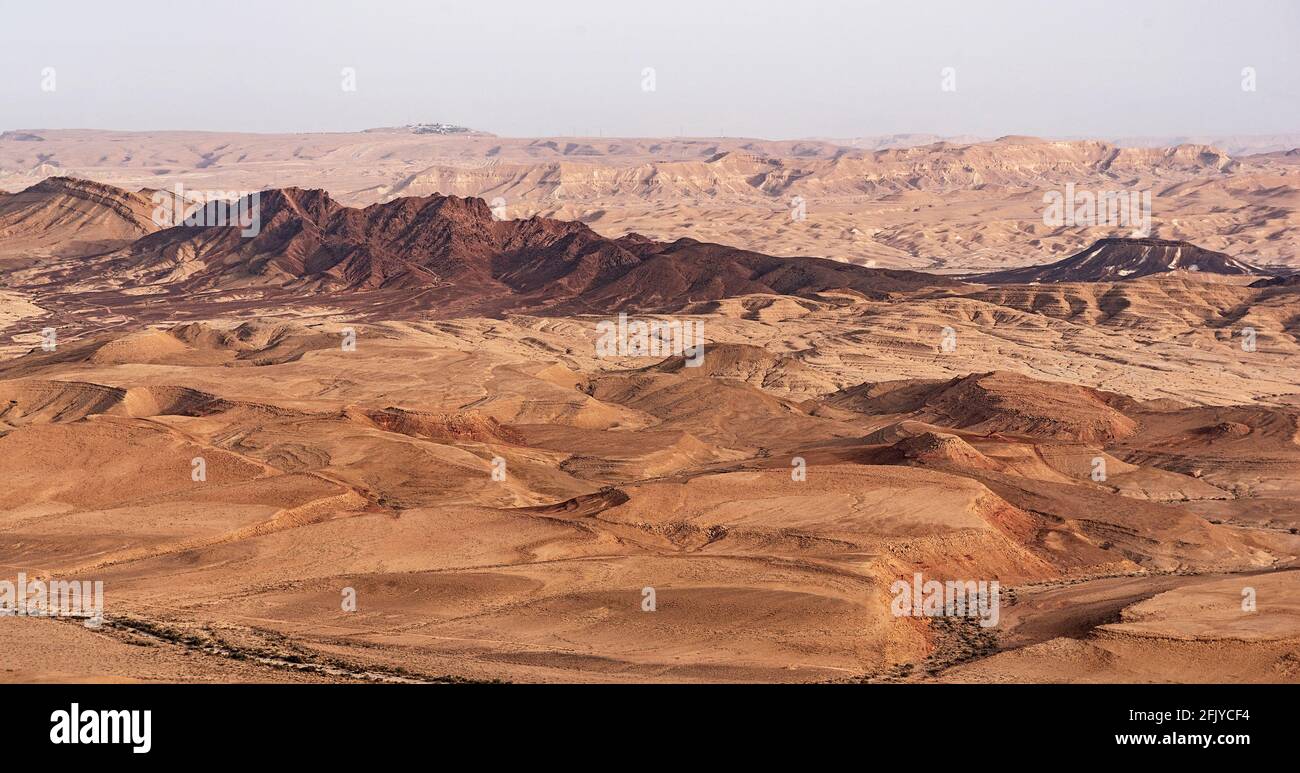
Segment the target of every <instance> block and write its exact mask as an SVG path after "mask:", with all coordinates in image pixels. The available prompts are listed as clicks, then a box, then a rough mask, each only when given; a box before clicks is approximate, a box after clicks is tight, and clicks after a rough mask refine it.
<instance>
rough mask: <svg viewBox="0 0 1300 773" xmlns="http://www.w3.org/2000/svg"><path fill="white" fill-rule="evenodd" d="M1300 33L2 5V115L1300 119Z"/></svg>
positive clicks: (1259, 16) (809, 2) (1007, 7)
mask: <svg viewBox="0 0 1300 773" xmlns="http://www.w3.org/2000/svg"><path fill="white" fill-rule="evenodd" d="M1298 43H1300V2H1296V1H1295V0H1232V2H1224V1H1223V0H1219V1H1218V2H1202V1H1200V0H1152V1H1151V2H1142V0H1086V1H1085V2H1064V1H1058V0H1036V1H1034V2H1029V1H1026V2H1012V1H1011V0H965V1H964V2H961V1H958V2H927V1H924V0H911V1H907V2H904V1H903V0H894V1H893V2H869V1H867V0H852V1H848V0H846V1H845V2H839V1H838V0H828V1H826V2H818V0H729V1H727V2H722V1H718V2H713V1H712V0H693V1H688V2H676V1H672V0H670V1H664V0H655V1H653V2H651V1H649V0H647V1H646V2H622V1H620V0H604V1H603V2H588V1H587V0H563V1H561V2H546V1H545V0H532V1H522V0H521V1H516V0H486V1H485V2H484V1H476V0H456V2H436V1H434V2H419V1H418V0H410V1H409V2H408V1H407V0H372V2H343V1H342V0H315V1H314V2H285V1H283V0H277V1H275V2H273V1H272V0H263V2H241V1H239V0H235V1H233V2H226V3H193V2H167V3H156V4H154V3H143V2H141V3H110V2H103V0H95V1H94V2H30V0H23V1H22V2H19V0H0V74H2V76H3V77H2V78H0V129H15V128H104V129H110V128H111V129H213V130H246V131H346V130H355V129H363V128H368V127H375V126H391V125H396V124H405V123H412V122H422V121H424V122H431V121H446V122H451V123H460V124H464V125H467V126H472V127H475V128H480V129H484V130H486V131H491V132H495V133H498V134H503V135H514V136H527V135H554V134H572V133H575V132H576V133H582V134H591V135H596V134H601V133H603V134H604V135H607V136H609V135H621V136H653V135H677V134H688V135H718V134H726V135H733V136H741V135H743V136H756V137H769V138H792V137H810V136H828V137H851V136H859V135H872V134H889V133H896V132H933V133H938V134H946V135H951V134H976V135H989V136H998V135H1002V134H1035V135H1044V136H1095V137H1113V136H1125V135H1194V134H1247V133H1249V134H1258V133H1272V132H1296V131H1300V44H1298ZM345 67H351V68H355V72H356V80H355V82H356V90H355V91H346V90H344V89H343V88H342V86H343V75H342V70H343V68H345ZM647 67H649V68H653V69H654V79H655V83H654V86H655V88H654V90H653V91H646V90H644V89H643V88H642V86H643V80H644V78H643V74H642V73H643V70H644V68H647ZM945 67H952V68H955V70H956V90H955V91H943V90H942V89H941V72H942V70H943V68H945ZM1244 67H1254V68H1255V71H1256V73H1257V75H1256V90H1255V91H1253V92H1252V91H1245V90H1243V88H1242V80H1243V76H1242V69H1243V68H1244ZM44 68H54V82H53V84H54V90H53V91H48V90H43V89H42V84H43V76H42V71H43V70H44ZM45 80H46V82H47V83H48V79H45Z"/></svg>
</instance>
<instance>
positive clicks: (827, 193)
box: [0, 128, 1300, 683]
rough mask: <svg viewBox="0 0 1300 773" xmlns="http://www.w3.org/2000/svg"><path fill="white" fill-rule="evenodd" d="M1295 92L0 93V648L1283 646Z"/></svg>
mask: <svg viewBox="0 0 1300 773" xmlns="http://www.w3.org/2000/svg"><path fill="white" fill-rule="evenodd" d="M1295 140H1296V138H1290V139H1287V138H1269V139H1266V140H1260V141H1258V142H1255V143H1254V144H1252V142H1251V141H1250V140H1249V138H1236V139H1224V140H1222V141H1220V142H1219V144H1218V145H1215V144H1210V143H1209V141H1208V140H1207V141H1206V142H1204V143H1200V142H1189V143H1181V144H1179V143H1173V144H1168V145H1159V144H1156V145H1154V146H1145V147H1129V146H1120V145H1116V144H1112V143H1109V142H1104V141H1095V140H1077V141H1076V140H1072V141H1049V140H1041V139H1034V138H1026V137H1005V138H1001V139H996V140H988V141H979V142H953V141H938V139H937V138H913V139H911V140H909V139H908V138H867V139H861V140H852V141H849V140H808V141H798V142H795V141H785V142H776V141H766V140H742V139H684V138H663V139H611V138H590V137H587V138H541V139H518V138H512V139H507V138H499V137H493V136H490V135H485V134H480V133H466V134H463V135H451V136H436V135H428V134H417V133H413V132H411V131H409V130H406V129H402V128H393V129H386V130H376V131H371V132H359V133H353V134H313V135H248V134H244V135H241V134H219V133H201V132H162V133H130V132H104V131H89V130H87V131H69V130H60V131H44V130H30V131H11V132H5V133H4V134H3V135H0V189H2V190H4V191H5V192H4V193H0V481H2V483H0V579H10V580H12V579H13V578H15V577H16V576H17V575H18V574H19V573H23V574H25V575H26V576H27V577H30V578H44V579H55V578H58V579H86V580H97V581H102V582H103V587H104V621H103V623H102V624H101V625H100V626H99V627H98V628H91V627H87V626H85V625H83V624H82V621H81V620H78V619H60V618H50V617H39V616H21V617H20V616H8V617H0V680H2V681H11V682H14V681H18V682H42V681H241V682H242V681H393V682H448V681H461V680H464V681H509V682H658V681H677V682H690V681H707V682H723V681H725V682H730V681H745V682H922V681H944V682H989V681H993V682H1056V681H1066V682H1164V681H1169V682H1290V683H1295V682H1300V569H1298V568H1297V563H1296V562H1297V555H1300V510H1298V509H1297V505H1298V504H1300V280H1297V279H1295V278H1293V276H1292V274H1293V272H1300V250H1298V249H1297V245H1300V222H1297V206H1298V205H1300V191H1298V189H1297V181H1298V180H1300V150H1296V149H1294V148H1295V145H1298V144H1300V141H1295ZM1292 141H1294V142H1292ZM1288 147H1289V148H1291V149H1287V148H1288ZM1067 185H1069V186H1071V188H1072V189H1077V190H1081V191H1083V190H1086V191H1110V190H1117V191H1149V192H1150V195H1151V201H1152V207H1151V213H1150V214H1151V228H1150V232H1149V233H1147V234H1144V235H1142V236H1134V235H1133V234H1132V233H1131V232H1130V231H1131V229H1129V228H1122V227H1117V226H1116V224H1114V223H1099V224H1096V225H1087V226H1084V225H1060V226H1053V225H1046V224H1045V220H1044V216H1043V207H1044V194H1045V193H1050V192H1052V191H1062V190H1065V188H1066V186H1067ZM178 186H179V187H178ZM208 191H224V192H234V193H235V194H236V195H239V194H241V193H244V192H254V191H256V192H258V193H257V197H256V199H255V200H254V199H252V198H248V199H244V201H248V202H250V205H251V203H252V202H253V201H256V207H257V214H258V229H257V233H255V234H248V235H246V234H244V233H241V228H240V227H239V226H217V225H211V224H205V225H191V226H187V225H184V224H181V225H176V226H166V227H165V224H160V223H159V222H158V221H157V218H156V217H155V215H156V210H157V208H158V206H159V202H160V201H170V202H172V203H176V202H178V201H183V202H185V204H184V205H183V206H182V207H181V208H187V207H188V208H193V209H192V211H196V212H198V213H201V214H210V213H212V212H214V211H215V208H216V207H218V206H219V205H217V204H208V205H207V206H206V207H204V206H200V205H196V204H194V203H193V202H194V201H196V200H197V201H202V200H203V199H202V198H198V199H193V198H191V196H193V195H199V196H201V195H202V194H203V193H204V192H208ZM209 198H210V196H209ZM813 256H815V257H813ZM1036 267H1042V268H1036ZM620 313H622V314H626V315H627V317H628V319H629V320H631V322H632V323H636V322H642V321H643V322H649V321H658V322H676V323H689V324H690V325H691V326H692V327H694V326H697V325H698V326H700V327H699V328H698V329H701V330H702V331H703V338H704V341H705V343H704V346H703V354H702V356H699V357H698V358H696V355H698V354H699V352H698V351H696V350H693V351H691V352H676V351H673V352H662V351H661V352H660V353H659V356H637V355H638V353H637V352H635V351H633V352H628V351H623V352H622V353H619V352H615V353H613V354H612V355H611V354H610V353H609V352H606V351H604V350H603V349H602V348H601V347H600V344H601V341H600V338H601V336H602V335H603V333H602V331H607V330H608V325H610V324H611V323H615V324H616V322H617V320H618V318H619V314H620ZM602 326H604V327H602ZM51 331H52V332H51ZM1099 471H1100V472H1101V474H1100V475H1099ZM917 573H920V574H922V575H924V576H925V577H926V578H934V579H938V580H961V581H966V580H969V581H997V582H998V583H999V585H1000V588H1001V591H1000V595H999V599H1000V614H999V618H998V621H997V624H996V625H993V626H983V625H980V624H979V620H977V619H975V618H973V617H971V616H924V615H922V616H914V615H896V614H895V613H894V609H893V604H892V603H891V602H892V601H893V600H894V599H893V597H892V595H891V586H892V584H893V583H895V582H896V581H899V580H904V581H907V580H910V579H911V578H913V577H914V576H915V575H916V574H917ZM349 600H352V601H354V605H353V606H352V607H350V606H349Z"/></svg>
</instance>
